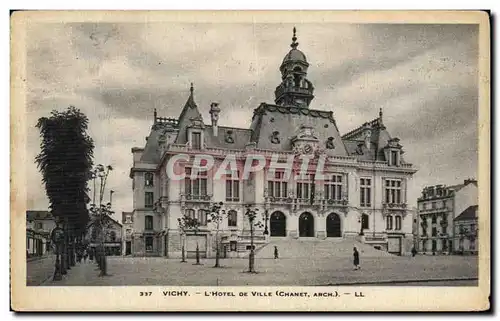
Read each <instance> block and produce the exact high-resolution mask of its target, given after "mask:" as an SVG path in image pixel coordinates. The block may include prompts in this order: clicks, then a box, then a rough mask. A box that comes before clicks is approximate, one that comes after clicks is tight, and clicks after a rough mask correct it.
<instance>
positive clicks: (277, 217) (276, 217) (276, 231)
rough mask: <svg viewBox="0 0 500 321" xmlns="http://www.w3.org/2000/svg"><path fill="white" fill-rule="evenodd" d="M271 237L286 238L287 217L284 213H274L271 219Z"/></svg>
mask: <svg viewBox="0 0 500 321" xmlns="http://www.w3.org/2000/svg"><path fill="white" fill-rule="evenodd" d="M269 225H270V230H271V231H270V232H271V236H286V216H285V214H283V213H282V212H274V213H273V214H271V218H270V219H269Z"/></svg>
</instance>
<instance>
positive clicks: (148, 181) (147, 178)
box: [144, 173, 153, 186]
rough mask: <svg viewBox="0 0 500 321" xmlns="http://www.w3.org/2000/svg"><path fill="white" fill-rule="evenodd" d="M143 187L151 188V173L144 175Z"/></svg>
mask: <svg viewBox="0 0 500 321" xmlns="http://www.w3.org/2000/svg"><path fill="white" fill-rule="evenodd" d="M144 185H146V186H153V173H146V174H144Z"/></svg>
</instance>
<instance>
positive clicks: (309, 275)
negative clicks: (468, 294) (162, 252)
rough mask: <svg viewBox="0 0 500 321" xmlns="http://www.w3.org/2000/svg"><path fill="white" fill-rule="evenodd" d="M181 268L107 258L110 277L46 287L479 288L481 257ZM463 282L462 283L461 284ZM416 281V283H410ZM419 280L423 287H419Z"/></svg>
mask: <svg viewBox="0 0 500 321" xmlns="http://www.w3.org/2000/svg"><path fill="white" fill-rule="evenodd" d="M202 262H203V265H193V263H194V261H193V260H189V262H188V263H181V262H179V260H178V259H165V258H131V257H130V258H122V257H108V267H109V268H108V273H109V274H111V276H108V277H104V278H102V277H98V273H99V272H98V271H97V270H96V269H97V266H96V265H95V264H90V263H88V262H87V263H86V264H77V266H75V267H73V268H72V269H71V271H69V273H68V275H66V276H65V277H64V279H63V280H62V281H59V282H48V284H46V285H54V286H66V285H76V286H82V285H94V286H102V285H112V286H113V285H114V286H119V285H185V286H214V285H220V286H234V285H275V286H279V285H290V286H292V285H302V286H320V285H349V284H373V285H376V284H380V285H385V284H387V285H450V286H451V285H469V286H474V285H476V282H477V281H475V280H473V279H476V278H477V275H478V268H477V257H474V256H466V257H461V256H417V257H415V258H412V257H397V256H394V257H392V256H391V257H382V258H376V259H375V258H366V259H364V260H362V261H361V266H362V269H361V270H357V271H355V270H353V268H352V265H351V260H350V259H349V258H329V259H314V260H311V259H278V260H273V259H257V260H256V269H257V271H258V272H259V273H257V274H249V273H244V271H245V270H246V269H247V267H248V260H247V259H225V260H221V263H222V266H223V268H213V265H214V260H213V259H210V260H203V261H202ZM457 280H458V281H457ZM407 281H412V282H414V283H412V284H405V282H407ZM417 281H418V282H417Z"/></svg>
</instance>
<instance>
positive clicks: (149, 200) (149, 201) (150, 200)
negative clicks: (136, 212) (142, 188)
mask: <svg viewBox="0 0 500 321" xmlns="http://www.w3.org/2000/svg"><path fill="white" fill-rule="evenodd" d="M153 206H154V197H153V192H146V193H145V194H144V207H148V208H149V207H153Z"/></svg>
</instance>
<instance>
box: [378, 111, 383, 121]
mask: <svg viewBox="0 0 500 321" xmlns="http://www.w3.org/2000/svg"><path fill="white" fill-rule="evenodd" d="M378 118H379V119H380V124H383V122H382V107H380V109H379V112H378Z"/></svg>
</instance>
